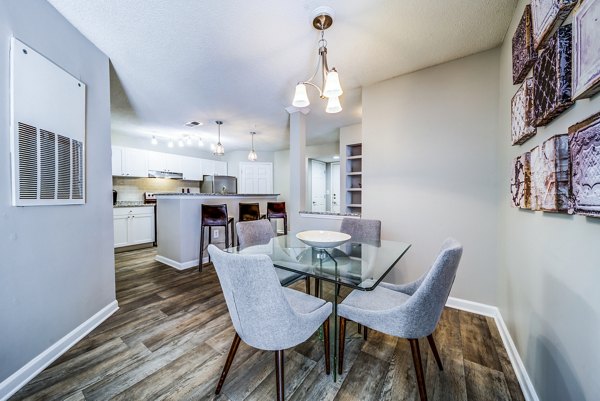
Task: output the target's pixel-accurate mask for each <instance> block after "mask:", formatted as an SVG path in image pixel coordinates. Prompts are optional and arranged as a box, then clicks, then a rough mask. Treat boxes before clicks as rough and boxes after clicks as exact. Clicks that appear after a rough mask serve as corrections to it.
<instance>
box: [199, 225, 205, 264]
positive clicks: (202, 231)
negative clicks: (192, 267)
mask: <svg viewBox="0 0 600 401" xmlns="http://www.w3.org/2000/svg"><path fill="white" fill-rule="evenodd" d="M203 256H204V226H200V257H199V258H198V271H199V272H202V259H203Z"/></svg>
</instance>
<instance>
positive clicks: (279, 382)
mask: <svg viewBox="0 0 600 401" xmlns="http://www.w3.org/2000/svg"><path fill="white" fill-rule="evenodd" d="M283 371H284V364H283V350H279V351H275V385H276V386H277V401H283V399H284V397H285V388H284V385H283V377H284V375H283Z"/></svg>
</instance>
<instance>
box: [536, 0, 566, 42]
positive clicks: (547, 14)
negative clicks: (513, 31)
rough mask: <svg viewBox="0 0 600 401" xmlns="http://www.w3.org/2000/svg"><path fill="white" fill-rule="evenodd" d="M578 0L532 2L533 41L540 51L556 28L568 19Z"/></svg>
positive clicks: (538, 0)
mask: <svg viewBox="0 0 600 401" xmlns="http://www.w3.org/2000/svg"><path fill="white" fill-rule="evenodd" d="M575 4H577V0H532V1H531V17H532V19H533V41H534V44H535V48H536V49H539V48H540V47H541V46H542V45H544V43H545V42H546V40H547V39H548V37H549V36H550V34H551V33H552V31H553V30H554V28H556V27H557V26H559V25H560V24H562V22H563V21H564V20H565V18H567V16H568V15H569V13H570V12H571V10H572V9H573V7H574V6H575Z"/></svg>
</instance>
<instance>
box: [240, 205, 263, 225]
mask: <svg viewBox="0 0 600 401" xmlns="http://www.w3.org/2000/svg"><path fill="white" fill-rule="evenodd" d="M239 217H240V218H239V219H238V221H252V220H258V219H260V206H259V204H258V203H240V216H239Z"/></svg>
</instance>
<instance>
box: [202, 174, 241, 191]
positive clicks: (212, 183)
mask: <svg viewBox="0 0 600 401" xmlns="http://www.w3.org/2000/svg"><path fill="white" fill-rule="evenodd" d="M200 192H202V193H203V194H223V195H231V194H237V178H236V177H232V176H229V175H205V176H204V178H203V180H202V184H200Z"/></svg>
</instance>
